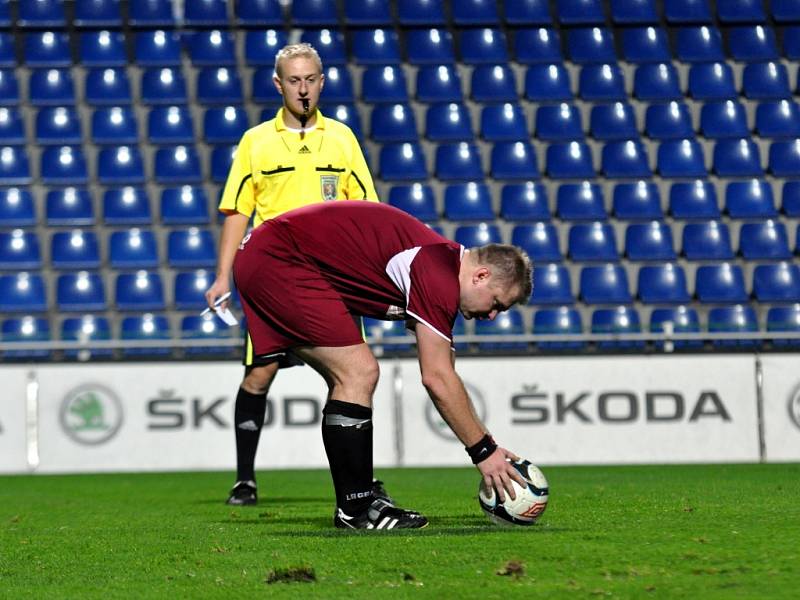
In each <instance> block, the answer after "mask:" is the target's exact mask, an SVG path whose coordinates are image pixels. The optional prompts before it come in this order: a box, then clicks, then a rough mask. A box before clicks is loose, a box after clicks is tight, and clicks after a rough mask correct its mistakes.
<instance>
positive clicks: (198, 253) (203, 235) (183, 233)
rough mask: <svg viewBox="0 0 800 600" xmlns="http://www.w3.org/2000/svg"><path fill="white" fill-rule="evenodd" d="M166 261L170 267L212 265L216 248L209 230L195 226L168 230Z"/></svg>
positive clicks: (214, 260)
mask: <svg viewBox="0 0 800 600" xmlns="http://www.w3.org/2000/svg"><path fill="white" fill-rule="evenodd" d="M167 261H168V262H169V265H170V266H171V267H214V266H215V265H216V264H217V249H216V243H215V242H214V236H213V235H212V234H211V231H210V230H208V229H198V228H197V227H190V228H189V229H185V230H183V229H180V230H173V231H170V232H169V235H168V236H167Z"/></svg>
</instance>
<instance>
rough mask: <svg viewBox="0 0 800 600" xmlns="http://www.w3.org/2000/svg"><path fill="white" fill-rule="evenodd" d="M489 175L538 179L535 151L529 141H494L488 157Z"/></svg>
mask: <svg viewBox="0 0 800 600" xmlns="http://www.w3.org/2000/svg"><path fill="white" fill-rule="evenodd" d="M489 169H490V171H491V175H492V177H493V178H495V179H501V180H512V179H526V180H531V179H538V178H539V176H540V173H539V165H538V162H537V160H536V151H535V150H534V149H533V146H532V145H531V143H530V142H527V141H526V142H496V143H495V144H494V146H493V147H492V153H491V158H490V167H489Z"/></svg>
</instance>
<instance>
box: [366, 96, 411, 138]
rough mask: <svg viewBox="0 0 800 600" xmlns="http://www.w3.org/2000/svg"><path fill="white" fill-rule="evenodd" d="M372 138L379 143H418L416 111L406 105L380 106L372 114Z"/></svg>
mask: <svg viewBox="0 0 800 600" xmlns="http://www.w3.org/2000/svg"><path fill="white" fill-rule="evenodd" d="M370 137H371V138H372V139H373V140H374V141H376V142H379V143H384V142H416V141H417V140H418V139H419V136H418V135H417V121H416V119H415V118H414V111H413V110H412V109H411V107H410V106H408V105H406V104H378V105H377V106H375V107H374V108H373V109H372V113H371V114H370Z"/></svg>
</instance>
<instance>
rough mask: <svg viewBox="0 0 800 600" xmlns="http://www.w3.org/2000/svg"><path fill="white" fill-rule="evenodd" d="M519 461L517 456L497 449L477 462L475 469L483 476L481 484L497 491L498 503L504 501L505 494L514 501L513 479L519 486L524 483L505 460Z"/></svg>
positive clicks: (503, 449) (517, 472) (520, 476)
mask: <svg viewBox="0 0 800 600" xmlns="http://www.w3.org/2000/svg"><path fill="white" fill-rule="evenodd" d="M507 458H508V459H511V460H519V456H517V455H516V454H514V453H513V452H511V451H509V450H506V449H505V448H500V447H498V448H497V450H495V451H494V452H492V453H491V454H490V455H489V457H488V458H486V459H484V460H482V461H481V462H479V463H478V464H477V465H475V466H476V467H478V470H479V471H480V472H481V475H483V482H484V484H485V485H486V487H487V488H490V487H493V488H494V489H495V490H497V495H498V497H499V498H500V502H505V501H506V495H505V492H506V491H507V492H508V495H509V496H511V499H512V500H514V499H515V498H516V497H517V495H516V494H515V493H514V486H513V485H511V480H512V479H513V480H514V481H516V482H517V483H518V484H520V485H521V486H523V487H524V486H525V485H526V482H525V480H524V479H523V478H522V475H520V474H519V471H517V470H516V469H515V468H514V467H512V466H511V464H510V463H509V462H508V461H507V460H506V459H507Z"/></svg>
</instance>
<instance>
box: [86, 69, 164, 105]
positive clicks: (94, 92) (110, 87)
mask: <svg viewBox="0 0 800 600" xmlns="http://www.w3.org/2000/svg"><path fill="white" fill-rule="evenodd" d="M84 97H85V99H86V102H87V103H88V104H89V105H91V106H108V105H111V106H122V105H126V104H131V103H132V101H133V99H132V96H131V84H130V81H128V76H127V75H126V74H125V70H124V69H111V68H107V69H90V70H89V72H88V73H87V74H86V80H85V82H84ZM142 100H143V101H147V102H149V101H150V99H149V98H146V97H145V96H144V90H142Z"/></svg>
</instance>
